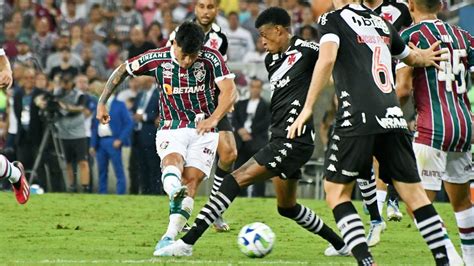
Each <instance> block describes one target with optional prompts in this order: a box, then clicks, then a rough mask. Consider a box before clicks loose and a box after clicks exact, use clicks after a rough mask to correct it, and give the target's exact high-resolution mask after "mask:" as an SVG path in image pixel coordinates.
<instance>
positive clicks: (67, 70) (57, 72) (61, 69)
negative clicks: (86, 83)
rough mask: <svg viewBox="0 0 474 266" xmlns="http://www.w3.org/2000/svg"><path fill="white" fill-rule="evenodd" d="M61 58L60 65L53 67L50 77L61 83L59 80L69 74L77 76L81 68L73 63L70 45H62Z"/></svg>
mask: <svg viewBox="0 0 474 266" xmlns="http://www.w3.org/2000/svg"><path fill="white" fill-rule="evenodd" d="M60 52H61V58H60V60H61V61H60V62H61V63H60V64H59V66H55V67H53V69H51V72H50V73H49V78H50V79H51V80H54V82H55V83H56V84H59V80H60V79H62V78H63V77H64V76H66V75H69V76H71V77H75V76H77V75H78V74H79V69H78V68H77V67H75V66H73V65H72V64H71V61H72V60H71V50H70V48H69V47H67V46H66V47H62V48H61V50H60Z"/></svg>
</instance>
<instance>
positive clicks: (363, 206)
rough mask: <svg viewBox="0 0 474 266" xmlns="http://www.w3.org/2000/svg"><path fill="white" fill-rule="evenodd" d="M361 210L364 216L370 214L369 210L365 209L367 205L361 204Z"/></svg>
mask: <svg viewBox="0 0 474 266" xmlns="http://www.w3.org/2000/svg"><path fill="white" fill-rule="evenodd" d="M362 210H363V211H364V214H365V215H369V214H370V212H369V208H367V204H365V203H362Z"/></svg>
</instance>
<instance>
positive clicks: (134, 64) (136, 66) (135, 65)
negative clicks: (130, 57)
mask: <svg viewBox="0 0 474 266" xmlns="http://www.w3.org/2000/svg"><path fill="white" fill-rule="evenodd" d="M131 67H132V71H137V70H138V69H140V62H139V61H138V60H134V61H133V62H132V65H131Z"/></svg>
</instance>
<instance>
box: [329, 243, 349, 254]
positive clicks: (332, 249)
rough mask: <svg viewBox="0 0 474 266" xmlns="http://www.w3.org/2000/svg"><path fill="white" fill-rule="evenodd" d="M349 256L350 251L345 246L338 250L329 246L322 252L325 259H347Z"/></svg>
mask: <svg viewBox="0 0 474 266" xmlns="http://www.w3.org/2000/svg"><path fill="white" fill-rule="evenodd" d="M350 255H351V251H350V250H349V248H348V247H347V245H345V246H344V247H343V248H341V249H340V250H336V249H335V248H334V246H333V245H331V244H329V246H328V248H326V250H325V251H324V256H326V257H336V256H341V257H347V256H350Z"/></svg>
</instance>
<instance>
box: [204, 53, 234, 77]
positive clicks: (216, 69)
mask: <svg viewBox="0 0 474 266" xmlns="http://www.w3.org/2000/svg"><path fill="white" fill-rule="evenodd" d="M204 58H206V59H207V60H208V61H210V62H211V65H212V73H213V75H214V82H219V81H221V80H223V79H226V78H228V79H233V78H235V75H234V74H233V73H231V72H230V71H229V68H228V67H227V65H226V63H225V60H224V58H223V57H222V55H221V54H220V53H219V51H217V50H211V49H206V50H204Z"/></svg>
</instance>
